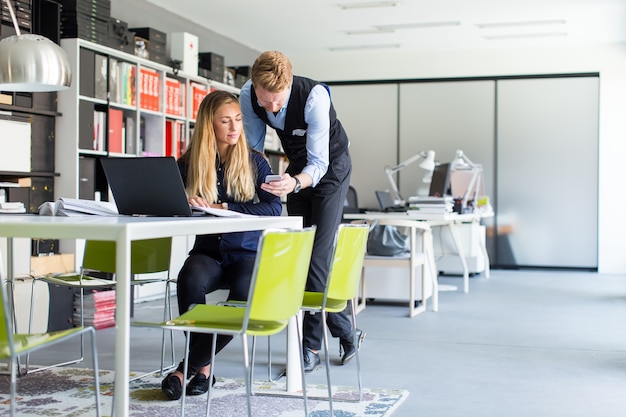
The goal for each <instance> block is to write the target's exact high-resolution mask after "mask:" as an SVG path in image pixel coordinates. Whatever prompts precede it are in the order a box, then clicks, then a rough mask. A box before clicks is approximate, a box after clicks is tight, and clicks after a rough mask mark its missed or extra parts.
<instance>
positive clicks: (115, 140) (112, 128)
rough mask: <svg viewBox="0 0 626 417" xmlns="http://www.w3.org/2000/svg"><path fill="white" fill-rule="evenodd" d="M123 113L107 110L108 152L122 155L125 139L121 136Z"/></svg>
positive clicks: (116, 110) (117, 110) (118, 110)
mask: <svg viewBox="0 0 626 417" xmlns="http://www.w3.org/2000/svg"><path fill="white" fill-rule="evenodd" d="M123 127H124V112H123V111H122V110H120V109H109V152H116V153H124V151H125V150H126V149H125V148H126V146H125V142H126V138H125V137H124V135H123V132H122V130H123Z"/></svg>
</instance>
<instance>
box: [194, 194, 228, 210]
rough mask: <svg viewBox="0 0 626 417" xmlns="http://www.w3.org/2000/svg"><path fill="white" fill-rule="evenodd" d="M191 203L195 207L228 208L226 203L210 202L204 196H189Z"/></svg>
mask: <svg viewBox="0 0 626 417" xmlns="http://www.w3.org/2000/svg"><path fill="white" fill-rule="evenodd" d="M188 201H189V205H190V206H194V207H210V208H216V209H225V210H228V207H227V206H225V204H224V203H208V202H207V201H206V200H205V199H204V198H202V197H199V196H194V197H189V200H188Z"/></svg>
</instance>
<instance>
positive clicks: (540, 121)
mask: <svg viewBox="0 0 626 417" xmlns="http://www.w3.org/2000/svg"><path fill="white" fill-rule="evenodd" d="M497 113H498V124H497V125H498V130H497V155H496V161H497V175H496V177H497V193H496V194H495V207H496V223H497V224H498V226H504V227H507V228H509V231H508V233H506V234H500V235H498V240H502V239H506V240H507V241H508V243H509V244H510V246H509V249H510V253H509V255H512V257H514V259H510V260H509V262H511V263H510V264H509V265H520V266H528V265H531V266H553V267H560V266H568V267H580V268H589V267H594V266H596V265H597V244H596V242H597V221H596V220H597V218H598V215H597V201H596V198H597V195H598V178H597V172H598V166H597V153H598V143H597V135H598V120H597V114H598V78H596V77H580V78H577V77H571V78H545V79H532V78H531V79H518V80H501V81H498V106H497ZM499 247H501V248H502V246H501V245H500V246H499ZM496 257H497V258H500V254H497V256H496ZM496 264H498V265H507V262H506V261H503V260H500V262H498V261H496Z"/></svg>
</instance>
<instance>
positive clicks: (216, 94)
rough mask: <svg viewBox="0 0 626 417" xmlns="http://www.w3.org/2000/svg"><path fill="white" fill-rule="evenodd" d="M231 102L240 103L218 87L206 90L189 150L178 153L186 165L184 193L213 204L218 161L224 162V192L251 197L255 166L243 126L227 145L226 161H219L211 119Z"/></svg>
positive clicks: (245, 198)
mask: <svg viewBox="0 0 626 417" xmlns="http://www.w3.org/2000/svg"><path fill="white" fill-rule="evenodd" d="M230 103H237V105H239V101H238V100H237V97H235V96H234V95H233V94H231V93H229V92H226V91H220V90H216V91H213V92H211V93H209V94H208V95H207V96H206V97H205V98H204V99H203V100H202V103H200V107H199V109H198V116H197V118H196V126H195V129H194V131H193V136H192V138H191V143H190V145H189V149H188V150H187V151H186V152H185V154H184V155H183V156H181V159H182V160H183V161H186V162H187V163H188V167H189V168H188V171H187V187H186V191H187V195H189V196H196V195H197V196H200V197H202V198H204V199H205V200H206V201H207V202H209V203H216V202H217V200H218V195H217V166H218V165H219V164H220V163H222V164H224V183H225V184H224V185H225V187H226V194H227V195H228V196H229V197H231V198H233V199H234V200H235V201H238V202H244V201H250V200H252V199H253V198H254V193H255V183H256V169H255V168H254V167H255V165H254V164H253V162H252V160H251V157H250V152H249V149H248V145H247V143H246V137H245V135H244V132H243V129H242V131H241V135H240V136H239V140H238V141H237V143H236V144H235V145H233V146H230V147H229V148H228V152H227V154H226V158H225V160H223V161H220V160H219V158H220V157H219V154H218V151H217V141H216V139H215V131H214V130H213V122H214V121H215V115H216V114H217V111H218V110H219V109H220V107H222V106H223V105H225V104H230Z"/></svg>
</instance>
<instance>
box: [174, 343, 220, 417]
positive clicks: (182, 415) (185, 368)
mask: <svg viewBox="0 0 626 417" xmlns="http://www.w3.org/2000/svg"><path fill="white" fill-rule="evenodd" d="M190 339H191V333H190V332H185V359H184V362H183V364H184V366H183V383H182V386H183V393H182V396H181V398H180V417H185V397H186V394H187V386H186V384H187V371H188V369H189V341H190ZM211 370H213V366H211ZM209 381H210V380H209ZM209 391H211V390H209ZM209 395H210V394H209ZM207 408H208V406H207Z"/></svg>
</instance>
